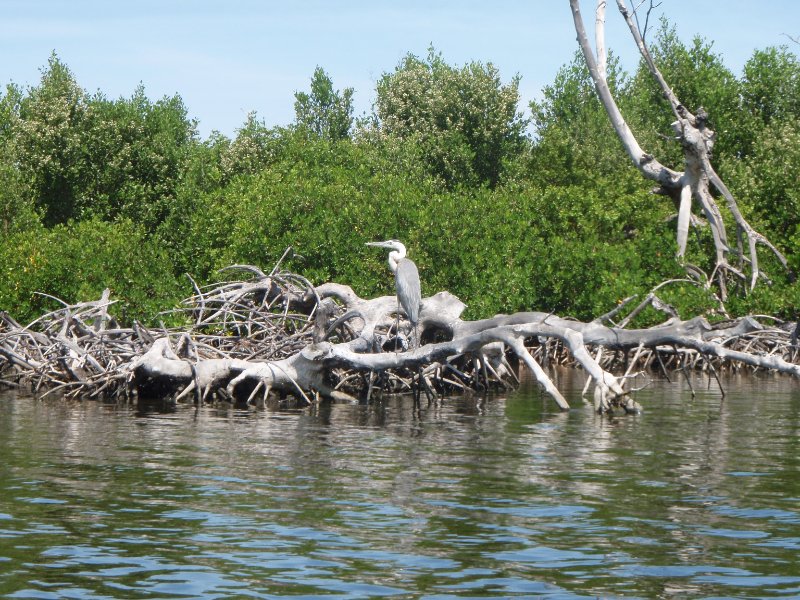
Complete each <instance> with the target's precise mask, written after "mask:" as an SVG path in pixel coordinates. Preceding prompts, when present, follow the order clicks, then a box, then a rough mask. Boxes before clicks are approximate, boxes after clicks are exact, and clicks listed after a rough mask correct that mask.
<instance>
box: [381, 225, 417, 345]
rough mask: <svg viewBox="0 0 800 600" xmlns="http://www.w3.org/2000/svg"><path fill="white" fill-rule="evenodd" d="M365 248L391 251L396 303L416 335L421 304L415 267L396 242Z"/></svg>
mask: <svg viewBox="0 0 800 600" xmlns="http://www.w3.org/2000/svg"><path fill="white" fill-rule="evenodd" d="M367 246H377V247H379V248H388V249H389V250H391V252H389V268H390V269H391V270H392V272H393V273H394V286H395V290H397V301H398V302H399V304H400V306H401V307H402V308H403V312H405V313H406V317H408V320H409V321H410V322H411V331H412V332H413V333H414V334H416V330H417V323H418V322H419V309H420V305H421V304H422V291H421V288H420V283H419V271H418V270H417V265H415V264H414V261H413V260H411V259H410V258H406V247H405V246H404V245H403V244H402V242H400V241H398V240H386V241H385V242H367Z"/></svg>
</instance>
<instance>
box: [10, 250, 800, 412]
mask: <svg viewBox="0 0 800 600" xmlns="http://www.w3.org/2000/svg"><path fill="white" fill-rule="evenodd" d="M231 269H232V270H234V271H236V272H238V273H240V274H243V275H244V277H243V279H242V280H232V281H226V282H221V283H217V284H214V285H212V286H208V287H205V288H202V289H201V288H200V287H199V286H197V285H196V284H195V294H194V295H193V296H191V297H190V298H187V299H186V300H185V301H184V303H183V306H182V307H181V308H180V309H178V310H177V311H171V313H170V317H171V318H172V319H173V320H174V319H183V321H184V325H183V326H180V327H173V328H166V327H163V326H162V327H160V328H159V329H155V328H146V327H144V326H142V325H141V324H140V323H134V325H133V326H132V327H131V328H124V327H121V326H119V324H117V323H116V321H115V320H114V319H113V317H112V316H110V315H109V311H108V308H109V306H110V305H111V304H112V302H111V301H109V296H108V294H104V295H103V297H102V298H101V299H100V300H98V301H96V302H83V303H80V304H76V305H68V304H66V303H63V306H62V308H60V309H58V310H56V311H53V312H51V313H48V314H46V315H43V316H42V317H40V318H39V319H37V320H36V321H35V322H33V323H31V324H29V325H26V326H23V325H20V324H19V323H17V322H16V321H15V320H14V319H12V318H11V317H9V316H8V315H5V314H2V315H0V375H2V377H1V378H0V381H2V382H7V384H8V385H19V384H20V383H26V384H29V385H30V387H31V389H32V390H34V391H35V392H37V393H40V394H43V393H50V392H52V391H54V390H57V391H60V392H63V393H65V394H66V395H69V396H74V397H78V396H82V397H100V398H111V399H114V398H119V397H125V398H130V397H132V396H138V397H140V398H145V397H149V398H165V399H171V400H173V401H176V402H182V401H193V402H197V403H203V402H213V401H227V402H230V401H232V402H240V403H249V404H255V405H256V406H263V405H264V404H266V403H267V402H270V401H275V400H276V399H278V398H287V399H291V400H292V401H294V402H298V403H310V402H316V401H318V400H320V399H330V400H334V401H358V400H365V399H370V398H373V397H375V396H376V395H377V394H381V393H394V392H401V393H402V392H410V393H411V392H413V393H415V394H416V395H417V397H419V395H420V394H421V393H425V394H426V395H427V396H428V397H429V398H433V397H434V396H435V395H436V394H446V393H452V392H460V391H463V390H476V391H486V390H489V389H493V388H497V389H508V388H512V387H515V386H516V385H517V384H518V377H517V373H516V371H517V367H515V366H514V364H512V363H515V364H516V365H524V366H525V367H526V368H527V369H528V370H529V371H530V372H531V374H532V375H533V377H534V378H535V379H536V381H538V382H539V384H540V385H541V387H542V389H543V390H544V391H545V392H546V393H547V394H548V395H549V396H550V397H552V398H553V400H554V401H555V402H556V404H557V405H558V407H559V408H561V409H562V410H567V409H569V404H568V403H567V401H566V399H565V398H564V397H563V395H562V394H561V392H560V391H559V390H558V388H557V386H556V385H555V384H554V383H553V381H552V380H551V378H550V376H549V375H548V369H547V364H550V363H559V364H565V363H566V364H570V365H572V366H575V367H578V368H581V369H583V370H584V371H585V372H586V374H587V377H588V382H587V391H588V388H589V387H590V385H593V387H594V404H595V408H596V410H598V411H599V412H609V411H613V410H615V409H621V410H624V411H627V412H635V411H638V410H639V409H640V406H639V405H638V404H637V402H636V400H635V399H634V398H633V397H632V393H631V390H630V387H629V385H628V381H629V376H630V373H632V372H634V371H635V370H636V369H640V370H647V369H650V370H656V371H658V370H660V371H661V372H663V373H664V374H667V372H668V370H669V369H678V368H680V369H685V368H687V367H691V368H695V369H698V368H699V369H709V370H712V371H713V373H714V374H715V376H716V372H717V369H722V368H726V367H731V368H736V367H737V366H741V365H747V366H750V367H752V368H754V369H763V370H768V371H774V372H778V373H786V374H789V375H792V376H795V377H800V365H798V364H797V358H798V351H797V347H796V344H795V342H794V338H792V334H793V332H794V331H795V330H796V328H797V326H796V324H794V323H783V322H780V321H777V320H774V319H772V320H771V321H772V322H771V323H770V324H769V326H767V325H765V324H762V323H761V322H760V321H759V320H758V319H757V318H755V317H745V318H742V319H735V320H728V321H725V322H721V323H717V324H714V325H712V324H711V323H709V322H708V321H707V320H706V319H704V318H702V317H696V318H693V319H689V320H681V319H680V318H678V317H677V316H675V315H676V313H675V312H674V309H670V308H668V305H666V304H665V303H661V302H660V301H658V299H657V297H656V296H655V293H654V292H653V293H651V294H650V295H649V296H648V299H647V300H646V301H647V302H650V303H651V304H653V306H662V307H664V311H665V312H666V313H667V315H669V318H668V319H667V320H666V321H665V322H663V323H662V324H660V325H657V326H655V327H649V328H644V329H631V328H628V327H627V326H626V325H627V322H628V318H627V317H624V316H622V313H623V311H624V309H625V307H626V306H627V305H628V302H627V301H626V302H625V304H624V305H622V304H621V305H620V306H619V307H617V308H615V309H614V310H613V311H610V312H609V313H607V314H606V315H603V316H602V317H599V318H598V319H595V320H594V321H591V322H581V321H576V320H573V319H566V318H562V317H559V316H557V315H553V314H549V313H544V312H519V313H514V314H510V315H496V316H494V317H491V318H488V319H481V320H476V321H465V320H463V319H462V318H461V315H462V313H463V311H464V309H465V305H464V303H463V302H462V301H461V300H460V299H458V298H457V297H456V296H454V295H452V294H450V293H449V292H446V291H444V292H439V293H437V294H434V295H433V296H430V297H427V298H423V299H422V302H421V305H420V312H419V322H418V324H417V334H418V335H419V339H420V341H421V344H420V345H419V347H415V348H409V344H408V343H407V341H408V338H409V337H410V336H408V335H406V334H405V333H404V332H405V331H408V323H407V321H406V320H405V316H404V315H403V314H402V313H400V314H398V306H397V300H396V298H395V297H394V296H382V297H378V298H361V297H360V296H358V295H357V294H356V293H355V292H354V291H353V289H352V288H350V287H349V286H346V285H342V284H337V283H324V284H322V285H319V286H313V285H312V284H311V283H309V282H308V281H307V280H306V279H305V278H303V277H302V276H300V275H297V274H293V273H287V272H279V271H277V269H273V271H272V272H270V273H269V274H267V273H264V272H263V271H261V270H260V269H258V268H256V267H252V266H247V265H237V266H234V267H231ZM640 306H641V305H640ZM638 309H639V307H636V308H634V310H638ZM162 316H163V315H162ZM614 318H619V319H620V320H619V324H614V323H613V322H611V319H614ZM762 320H770V319H763V318H762ZM601 349H603V350H604V351H600V350H601ZM631 353H633V358H632V359H631V357H630V355H631ZM589 384H590V385H589Z"/></svg>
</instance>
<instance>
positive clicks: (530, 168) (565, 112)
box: [526, 52, 635, 185]
mask: <svg viewBox="0 0 800 600" xmlns="http://www.w3.org/2000/svg"><path fill="white" fill-rule="evenodd" d="M607 70H608V82H609V87H610V88H611V90H612V92H614V93H615V94H616V95H617V96H621V97H622V98H623V99H624V98H625V95H626V93H627V85H628V81H627V77H626V76H625V74H624V73H622V72H621V71H620V69H619V61H618V60H617V59H616V58H615V57H614V56H613V55H612V56H610V57H609V60H608V69H607ZM542 96H543V98H542V100H541V101H538V102H532V103H531V112H532V113H533V123H534V127H535V135H536V138H537V143H536V144H535V146H534V148H533V151H532V153H531V155H530V158H529V160H528V165H527V168H526V177H530V178H534V179H535V180H537V181H539V182H541V183H546V184H550V185H574V184H582V183H585V184H587V185H592V184H591V182H592V181H594V180H596V179H597V177H598V176H600V177H607V176H610V175H612V174H614V173H619V172H620V171H630V172H631V173H633V172H634V171H635V168H634V167H633V165H632V164H631V162H630V159H629V158H628V156H627V155H626V153H625V151H624V149H623V147H622V144H621V142H620V141H619V139H618V138H617V135H616V133H615V132H614V128H613V127H612V126H611V123H610V122H609V120H608V115H607V114H606V112H605V109H604V108H603V106H602V104H601V103H600V101H599V100H598V98H597V95H596V94H595V90H594V84H593V83H592V80H591V77H590V76H589V70H588V69H587V68H586V64H585V62H584V60H583V55H582V54H581V53H580V52H576V54H575V55H574V56H573V59H572V61H571V62H570V63H569V64H567V65H565V66H564V67H562V68H561V69H560V70H559V71H558V73H557V74H556V78H555V80H554V81H553V83H552V84H551V85H548V86H545V88H544V90H543V91H542ZM626 177H627V175H626Z"/></svg>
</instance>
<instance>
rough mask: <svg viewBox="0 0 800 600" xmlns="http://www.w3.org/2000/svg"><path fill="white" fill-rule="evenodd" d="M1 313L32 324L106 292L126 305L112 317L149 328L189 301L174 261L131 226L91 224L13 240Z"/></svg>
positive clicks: (5, 256) (7, 249)
mask: <svg viewBox="0 0 800 600" xmlns="http://www.w3.org/2000/svg"><path fill="white" fill-rule="evenodd" d="M0 273H2V278H0V281H1V282H2V283H0V308H2V309H4V310H9V311H10V312H11V313H12V314H13V315H14V316H15V317H16V318H18V319H20V320H32V319H34V318H36V317H38V316H39V315H40V314H41V313H42V312H44V311H46V310H53V309H55V308H59V306H60V305H59V304H58V303H57V302H55V301H53V300H52V299H49V298H47V297H45V296H41V295H37V294H36V292H41V293H45V294H50V295H52V296H56V297H58V298H60V299H61V300H63V301H65V302H67V303H77V302H82V301H87V300H96V299H98V298H100V296H101V294H102V292H103V290H104V289H105V288H110V289H111V297H112V299H114V300H118V301H119V303H118V304H116V305H115V306H114V308H113V309H112V310H111V312H112V314H114V315H115V316H117V317H118V318H120V319H122V320H123V321H127V322H130V321H131V320H132V319H146V320H149V319H151V318H152V317H154V316H155V315H156V313H157V312H158V311H160V310H164V309H166V308H170V307H171V306H173V305H174V304H175V303H176V302H177V300H179V299H180V298H181V297H183V296H184V295H188V293H189V290H188V286H187V285H186V284H185V283H183V282H179V281H177V280H176V279H175V277H174V275H173V273H172V269H171V265H170V261H169V256H168V255H167V253H166V252H164V251H163V250H162V249H161V248H159V247H158V246H157V245H156V244H155V243H154V242H153V241H151V240H148V239H147V237H146V235H145V232H144V230H143V229H142V228H141V227H139V226H137V225H134V224H133V223H131V222H130V221H119V222H117V223H106V222H103V221H97V220H92V221H84V222H81V223H70V224H69V225H58V226H56V227H53V228H52V229H44V228H41V227H39V228H34V229H31V230H28V231H25V232H22V233H16V234H13V235H12V236H11V237H10V238H9V239H8V243H4V244H3V245H2V246H0Z"/></svg>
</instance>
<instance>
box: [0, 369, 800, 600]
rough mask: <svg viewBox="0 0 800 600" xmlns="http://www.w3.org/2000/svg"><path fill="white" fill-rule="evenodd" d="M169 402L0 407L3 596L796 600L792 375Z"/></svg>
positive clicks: (0, 402)
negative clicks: (603, 406)
mask: <svg viewBox="0 0 800 600" xmlns="http://www.w3.org/2000/svg"><path fill="white" fill-rule="evenodd" d="M559 378H560V379H559V382H558V383H559V385H560V387H561V389H562V390H564V391H565V392H566V393H565V395H566V397H567V398H568V400H569V401H570V403H571V405H572V406H573V407H574V408H573V410H571V411H570V412H568V413H560V412H558V411H557V410H556V409H555V408H554V405H553V404H552V403H551V402H550V401H549V400H547V399H546V398H545V397H543V396H541V395H540V394H539V393H538V392H536V391H535V390H531V389H525V390H522V391H520V392H517V393H513V394H511V395H508V396H506V397H491V398H488V399H479V398H472V399H467V398H456V399H446V400H443V401H442V402H441V403H439V404H437V405H436V406H432V407H430V408H428V409H423V410H422V411H421V412H420V413H415V412H414V411H413V409H412V408H413V407H412V405H411V403H410V401H408V400H404V399H392V400H387V401H385V402H383V403H380V404H376V405H372V406H351V405H322V406H319V407H317V408H311V409H306V410H291V411H288V410H287V411H278V412H275V411H273V412H269V411H268V412H253V411H251V412H247V411H236V410H221V409H215V408H202V409H200V410H195V409H194V408H193V407H191V406H180V407H178V408H177V410H175V411H174V412H172V413H163V412H162V413H160V412H158V411H155V410H151V411H149V412H138V411H137V409H136V407H126V406H109V405H103V404H100V403H96V402H92V401H88V402H68V401H64V400H59V399H53V400H42V401H37V400H33V399H31V398H25V397H16V396H14V395H13V394H8V393H6V394H5V395H1V396H0V596H2V597H8V598H82V599H83V598H88V599H93V598H277V597H287V596H289V597H295V598H317V597H319V598H368V597H387V598H393V597H394V598H403V597H405V598H412V597H413V598H437V599H438V598H466V597H473V598H474V597H491V596H494V597H513V596H521V597H547V598H583V597H596V596H601V597H625V598H628V597H641V598H653V597H669V596H675V597H681V598H684V597H797V596H800V564H798V562H799V561H798V558H797V557H798V550H800V474H799V473H798V470H799V465H800V383H798V382H795V381H792V380H789V379H786V378H779V377H771V376H762V377H739V378H734V379H727V380H725V382H724V383H725V386H726V388H727V389H728V395H727V396H726V397H725V398H724V399H723V398H722V397H721V395H720V393H719V391H718V388H717V387H716V384H714V385H712V386H711V388H710V389H709V388H708V387H707V385H706V383H707V382H706V381H705V380H697V381H695V386H696V388H698V396H697V398H695V399H694V400H693V399H692V398H691V396H690V394H689V393H688V388H687V387H686V384H685V383H684V382H682V381H680V380H678V381H675V382H673V383H672V384H669V383H666V382H655V383H654V384H653V385H652V386H650V387H649V388H647V389H646V390H644V391H642V392H640V393H639V394H638V396H637V399H638V400H639V401H640V403H642V404H643V405H644V407H645V412H644V413H643V414H641V415H639V416H627V417H619V418H611V419H610V418H607V417H606V418H603V417H599V416H596V415H595V414H593V412H592V410H591V408H590V407H588V406H584V405H583V403H582V402H581V400H580V398H579V394H580V388H581V387H582V385H583V379H582V377H581V376H580V374H579V373H578V374H574V373H571V372H564V373H561V374H560V375H559Z"/></svg>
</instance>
